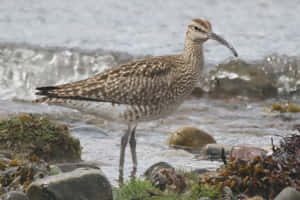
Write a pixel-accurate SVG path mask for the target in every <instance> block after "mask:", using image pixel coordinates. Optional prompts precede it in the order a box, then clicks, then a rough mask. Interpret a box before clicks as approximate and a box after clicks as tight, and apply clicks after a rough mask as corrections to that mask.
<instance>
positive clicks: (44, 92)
mask: <svg viewBox="0 0 300 200" xmlns="http://www.w3.org/2000/svg"><path fill="white" fill-rule="evenodd" d="M56 89H59V87H55V86H54V87H53V86H49V87H38V88H36V90H38V92H36V93H35V94H36V95H41V96H51V95H52V94H50V93H49V91H52V90H56Z"/></svg>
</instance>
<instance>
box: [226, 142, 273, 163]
mask: <svg viewBox="0 0 300 200" xmlns="http://www.w3.org/2000/svg"><path fill="white" fill-rule="evenodd" d="M266 154H267V151H266V150H264V149H261V148H258V147H251V146H243V145H238V146H233V147H232V148H231V153H230V159H231V160H234V159H241V160H245V161H250V160H253V159H254V158H255V157H257V156H264V155H266Z"/></svg>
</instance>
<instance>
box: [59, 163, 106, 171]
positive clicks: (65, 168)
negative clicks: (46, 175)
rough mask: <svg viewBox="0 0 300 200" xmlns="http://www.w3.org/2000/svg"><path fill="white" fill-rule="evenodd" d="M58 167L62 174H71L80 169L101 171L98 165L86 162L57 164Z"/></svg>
mask: <svg viewBox="0 0 300 200" xmlns="http://www.w3.org/2000/svg"><path fill="white" fill-rule="evenodd" d="M56 166H57V167H59V168H60V169H61V171H62V172H70V171H73V170H75V169H78V168H91V169H100V168H99V167H98V166H97V164H96V163H93V162H85V161H83V162H78V163H60V164H56Z"/></svg>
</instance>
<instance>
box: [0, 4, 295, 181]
mask: <svg viewBox="0 0 300 200" xmlns="http://www.w3.org/2000/svg"><path fill="white" fill-rule="evenodd" d="M299 12H300V1H296V0H295V1H288V2H284V4H283V3H282V2H281V1H277V0H275V1H266V0H260V1H235V0H232V1H212V0H205V1H201V3H199V1H197V0H191V1H187V2H186V1H182V0H175V1H174V0H166V1H163V3H162V2H161V1H158V0H156V1H149V2H144V1H143V2H141V1H138V0H134V1H128V2H126V1H124V2H119V1H104V0H101V1H99V0H87V1H80V0H73V1H68V0H52V1H37V0H27V1H16V0H3V1H2V2H1V4H0V29H1V30H3V31H1V33H0V42H1V43H0V100H1V101H0V117H1V116H6V115H7V114H16V113H20V112H26V113H43V114H47V115H49V116H50V117H51V118H54V119H57V120H59V121H61V122H63V123H67V124H69V125H70V126H71V128H72V134H73V135H74V136H76V137H78V138H79V139H80V141H81V144H82V146H83V152H82V158H83V159H84V160H88V161H96V162H98V163H99V166H101V168H102V169H103V171H104V172H105V174H106V175H107V176H108V177H109V179H110V180H111V181H113V182H114V183H115V180H116V178H117V176H118V159H119V147H120V136H121V134H122V132H123V131H124V130H125V129H126V127H124V126H122V125H119V124H117V123H114V122H108V121H105V120H102V119H99V118H96V117H95V116H92V115H89V114H86V113H80V112H78V111H75V110H71V109H67V108H63V107H58V106H47V105H34V104H31V103H29V102H30V101H31V100H32V99H35V98H36V97H35V95H34V88H35V87H37V86H45V85H53V84H61V83H66V82H70V81H75V80H80V79H84V78H87V77H89V76H92V75H94V74H96V73H98V72H101V71H103V70H104V69H106V68H109V67H112V66H115V65H118V64H120V63H123V62H126V61H130V60H133V59H135V58H137V57H144V56H146V55H164V54H174V53H180V52H181V51H182V49H183V43H184V35H185V34H184V33H185V29H186V24H187V23H188V22H189V20H191V19H192V18H196V17H204V18H207V19H209V20H210V21H211V23H212V24H213V29H214V31H215V32H217V33H220V34H221V35H222V36H224V37H225V38H226V39H227V40H228V41H229V42H230V43H232V44H233V46H234V47H235V48H236V49H237V51H238V53H239V55H240V59H241V60H242V61H246V64H247V66H248V65H249V66H248V67H249V68H251V69H253V70H252V71H251V70H250V71H248V69H247V67H245V68H243V69H242V70H236V71H234V72H232V71H230V70H229V69H228V68H230V67H231V65H235V63H238V62H240V61H239V60H238V61H234V62H233V63H230V62H229V61H230V60H231V59H232V55H231V52H230V51H229V50H227V49H226V48H224V47H222V46H220V45H219V44H217V43H216V42H213V41H209V42H207V43H206V44H205V57H206V66H205V67H206V69H205V74H204V75H203V77H202V80H201V84H199V86H200V87H201V88H202V89H203V90H205V91H207V92H211V93H216V92H220V89H219V90H216V89H215V88H216V86H215V82H216V80H218V82H221V83H222V84H224V85H222V87H223V88H222V89H223V90H221V91H225V92H226V91H228V90H226V89H228V88H230V89H232V87H233V85H234V86H240V87H236V88H234V93H232V94H229V95H227V96H226V98H212V97H207V96H206V97H202V98H192V99H190V100H188V101H186V102H185V103H184V105H182V106H181V107H180V109H179V110H178V111H177V112H176V113H175V114H174V115H172V116H170V117H168V118H167V119H161V120H158V121H153V122H149V123H144V124H140V125H139V126H138V129H137V143H138V145H137V155H138V162H139V168H138V173H139V174H142V173H143V172H144V170H145V169H146V168H147V167H149V166H150V165H152V164H154V163H156V162H158V161H166V162H169V163H170V164H172V165H174V166H176V167H178V168H186V169H187V168H193V169H194V168H208V169H211V170H213V169H215V168H216V167H218V165H219V164H220V162H216V161H214V162H212V161H207V160H201V159H200V158H199V157H198V155H197V154H191V153H188V152H186V151H183V150H174V149H171V148H169V147H168V146H167V144H166V142H167V139H168V137H169V134H170V133H171V132H173V131H175V130H176V129H177V128H179V127H182V126H188V125H191V126H196V127H198V128H201V129H202V130H205V131H207V132H208V133H210V134H211V135H213V136H214V137H215V139H216V140H217V143H220V144H226V145H236V144H249V145H254V146H260V147H268V146H270V140H271V137H273V138H274V140H275V143H276V142H278V140H279V137H277V136H276V135H286V134H289V133H293V132H295V131H294V130H293V127H294V125H297V124H299V123H300V121H299V119H300V118H299V114H292V113H289V114H280V113H270V112H268V111H267V109H266V108H270V107H271V105H272V103H274V102H278V101H293V102H294V103H296V104H299V103H300V102H299V100H298V99H299V98H298V97H299V94H300V93H299V91H300V90H299V89H300V88H299V87H300V82H299V79H300V74H299V72H300V57H299V53H298V49H299V48H300V43H299V41H300V33H299V31H298V27H299V26H300V20H299V19H298V17H297V16H298V13H299ZM136 16H138V17H136ZM284 54H285V55H284ZM218 63H225V67H224V66H223V68H222V66H218V67H217V70H219V71H217V72H216V73H210V72H211V70H213V69H215V68H216V65H217V64H218ZM228 63H229V64H228ZM246 64H242V67H244V66H246ZM251 74H257V75H255V77H258V76H259V77H260V78H259V80H256V79H255V78H253V77H251V76H250V75H251ZM262 74H264V75H263V76H261V75H262ZM236 80H238V81H241V80H242V81H245V80H246V82H242V83H243V84H236V82H234V81H236ZM247 81H248V82H247ZM258 81H260V82H259V83H261V85H259V84H258V86H257V85H255V83H256V82H258ZM238 83H240V82H238ZM253 85H254V86H253ZM265 86H267V87H265ZM259 87H261V88H263V87H265V88H267V89H266V90H268V89H269V88H271V89H274V91H275V93H272V95H271V96H268V97H269V99H268V100H262V98H261V97H263V96H264V94H265V93H264V91H260V88H259ZM224 88H225V89H224ZM245 91H246V92H245ZM250 93H251V95H250ZM258 93H261V94H262V95H260V96H259V97H260V99H258V98H256V96H258V95H256V94H258ZM233 94H234V95H233ZM253 94H254V95H253ZM126 161H127V162H126V163H125V167H126V168H125V174H126V175H128V174H129V172H130V169H131V158H130V153H129V151H128V152H127V157H126Z"/></svg>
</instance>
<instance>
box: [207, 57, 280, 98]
mask: <svg viewBox="0 0 300 200" xmlns="http://www.w3.org/2000/svg"><path fill="white" fill-rule="evenodd" d="M210 77H211V80H210V83H209V85H213V87H212V86H211V88H210V92H211V94H213V95H216V96H227V95H229V96H232V95H239V96H252V97H260V98H267V97H272V96H275V95H277V88H276V87H275V86H274V85H273V83H272V81H271V80H270V79H269V77H268V76H267V74H266V73H265V72H264V71H263V69H261V66H257V64H249V63H246V62H244V61H242V60H232V61H230V62H228V63H224V64H220V65H218V66H217V68H216V69H215V70H212V71H211V72H210ZM213 82H214V83H215V84H213Z"/></svg>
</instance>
